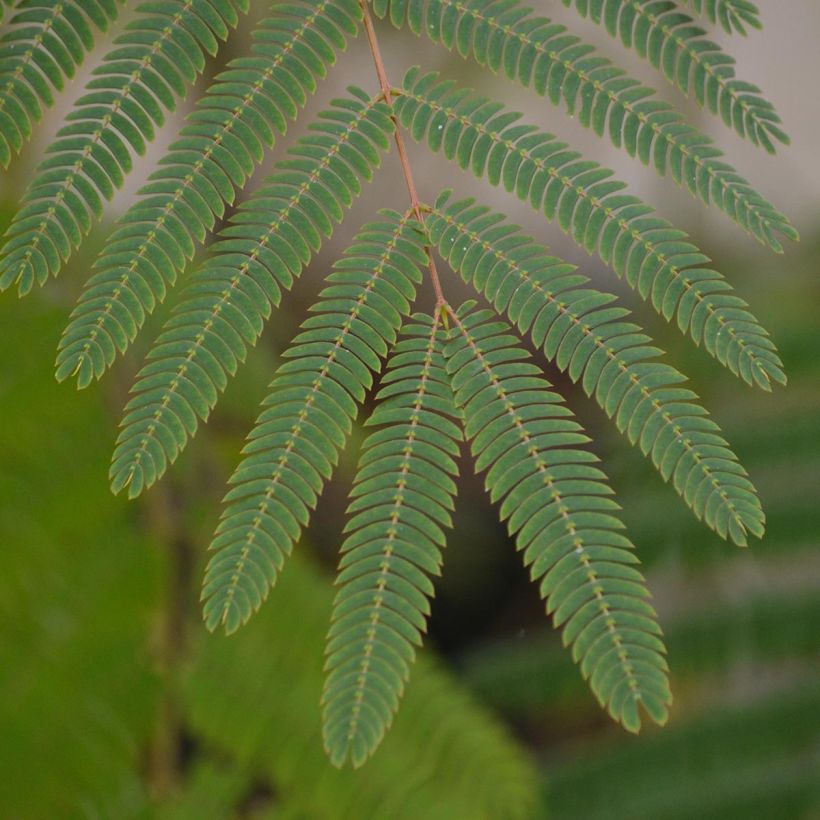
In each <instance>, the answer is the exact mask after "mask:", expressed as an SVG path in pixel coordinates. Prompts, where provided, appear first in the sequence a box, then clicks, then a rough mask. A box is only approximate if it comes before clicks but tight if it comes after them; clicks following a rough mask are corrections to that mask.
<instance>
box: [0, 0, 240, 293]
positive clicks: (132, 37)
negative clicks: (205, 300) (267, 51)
mask: <svg viewBox="0 0 820 820" xmlns="http://www.w3.org/2000/svg"><path fill="white" fill-rule="evenodd" d="M139 8H140V10H141V13H140V14H139V16H138V17H137V18H136V19H134V20H133V21H132V22H130V23H129V24H128V26H127V28H126V31H125V33H123V34H121V35H120V36H119V37H118V38H117V40H116V41H115V48H114V49H113V50H112V51H110V52H109V53H108V54H107V55H106V56H105V59H104V61H103V62H102V64H101V65H100V66H98V67H97V68H96V69H95V70H94V75H95V77H94V79H93V80H91V81H90V82H89V83H88V85H87V86H86V90H87V91H88V93H87V94H85V95H84V96H83V97H81V98H80V99H79V100H77V103H76V105H75V107H74V109H73V110H72V111H71V113H70V114H69V115H68V117H67V120H68V124H67V125H65V126H64V127H63V128H62V129H60V131H59V132H58V134H57V139H56V140H55V141H54V142H53V143H52V144H51V145H50V146H49V148H48V149H47V153H48V154H50V156H49V157H48V158H47V159H46V160H44V161H43V163H42V164H41V165H40V167H39V169H38V170H37V172H36V175H35V177H34V180H33V181H32V182H31V184H30V186H29V188H28V190H27V192H26V195H25V197H24V198H23V201H22V203H21V205H20V210H19V211H18V212H17V214H16V216H15V218H14V221H13V222H12V223H11V225H10V226H9V228H8V230H7V231H6V236H5V244H4V245H3V248H2V251H0V290H5V289H7V288H9V287H11V286H12V285H17V288H18V290H19V292H20V294H21V295H23V294H26V293H28V292H29V291H30V290H31V289H32V287H34V285H35V284H38V285H43V284H45V282H46V281H47V279H48V277H49V274H51V275H54V276H56V275H57V273H58V272H59V271H60V268H61V267H62V264H63V262H64V261H65V260H66V259H68V257H69V256H70V255H71V253H72V249H73V248H76V247H77V246H78V245H79V244H80V242H81V241H82V239H83V238H84V237H85V236H86V235H87V234H88V232H89V231H90V230H91V225H92V220H93V218H94V217H99V216H101V214H102V211H103V202H104V200H107V199H111V197H112V196H113V195H114V192H115V191H116V190H117V189H119V188H121V187H122V184H123V181H124V178H125V175H126V174H128V173H129V172H130V171H131V166H132V159H131V152H132V151H134V152H136V153H137V154H138V155H140V156H142V155H143V154H144V153H145V150H146V143H148V142H151V141H152V140H153V139H154V127H155V126H158V125H162V123H163V122H164V119H165V115H164V114H163V111H164V110H170V111H173V110H174V109H175V108H176V100H177V97H180V96H183V95H184V94H185V91H186V89H187V87H188V86H189V85H190V84H191V83H193V82H194V80H195V79H196V77H197V75H198V74H199V73H200V72H202V70H203V69H204V68H205V55H206V54H216V52H217V50H218V47H219V40H220V39H221V40H224V39H225V38H227V36H228V34H229V32H230V30H231V29H232V28H234V27H235V26H236V25H237V23H238V22H239V13H240V12H245V11H247V8H248V0H167V2H164V3H145V4H143V5H142V6H140V7H139ZM140 230H141V228H140ZM132 241H133V237H132ZM163 249H164V250H165V251H166V252H167V253H169V254H170V255H171V256H172V257H173V255H174V254H173V249H172V247H169V245H168V244H166V245H165V246H164V248H163Z"/></svg>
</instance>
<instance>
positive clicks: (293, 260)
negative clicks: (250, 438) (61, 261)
mask: <svg viewBox="0 0 820 820" xmlns="http://www.w3.org/2000/svg"><path fill="white" fill-rule="evenodd" d="M351 91H352V92H353V95H352V96H351V97H348V98H345V99H339V100H335V101H334V107H333V108H331V109H329V110H328V111H325V112H323V113H322V114H320V115H319V122H318V123H317V124H315V125H314V126H313V129H312V130H313V134H311V135H310V136H307V137H302V138H301V139H300V140H299V141H298V143H297V145H296V146H295V147H294V148H291V149H290V152H289V153H290V155H291V159H288V160H283V161H281V162H279V163H278V164H277V168H278V170H277V172H276V173H275V174H273V175H272V176H271V177H269V178H268V179H267V180H266V181H265V184H264V185H263V186H262V188H261V189H260V190H259V191H257V192H256V194H254V196H253V197H251V199H250V200H249V201H248V202H247V203H245V204H244V205H243V207H242V209H241V210H240V211H239V213H238V215H237V216H236V217H235V218H234V219H233V224H232V225H231V227H229V228H226V229H225V230H224V231H223V232H222V238H221V239H220V240H219V241H218V242H217V243H216V244H215V247H214V248H213V251H212V255H211V257H210V259H208V260H207V261H206V262H205V263H204V264H203V266H202V268H200V270H198V271H197V273H196V274H195V275H194V276H193V277H192V279H191V282H190V284H189V285H188V286H187V287H186V288H185V290H184V292H183V293H182V297H181V299H180V301H179V302H177V304H176V305H175V307H174V311H173V314H172V316H171V318H170V319H169V320H168V322H167V323H166V325H165V327H164V328H163V331H162V333H161V334H160V336H159V338H158V339H157V340H156V343H155V344H154V346H153V348H152V350H151V352H150V353H149V354H148V359H149V363H148V364H146V366H145V367H144V368H143V369H142V370H141V371H140V373H139V374H138V375H137V378H136V382H135V384H134V386H133V388H132V393H133V394H134V397H133V398H132V399H131V400H130V402H129V403H128V405H127V406H126V408H125V417H124V419H123V430H122V432H121V433H120V436H119V438H118V439H117V448H116V450H115V452H114V457H113V463H112V466H111V481H112V489H113V491H114V492H119V491H120V490H121V489H123V488H124V487H128V491H129V495H130V496H131V497H134V496H136V495H139V493H141V492H142V491H143V490H144V489H146V488H148V487H150V486H151V485H152V484H153V483H154V482H155V481H156V480H157V479H158V478H159V477H160V476H161V475H162V474H163V473H164V472H165V469H166V467H167V465H168V464H169V463H171V462H173V461H174V460H176V458H177V456H178V455H179V453H180V452H181V451H182V450H183V449H184V447H185V445H186V444H187V441H188V437H189V435H193V433H194V431H195V429H196V425H197V421H198V420H200V419H201V420H203V421H205V420H206V419H207V418H208V416H209V414H210V411H211V410H212V409H213V407H214V405H215V404H216V402H217V400H218V397H219V394H220V393H221V392H222V391H223V390H224V389H225V386H226V384H227V380H228V378H229V377H230V376H232V375H233V374H234V373H235V372H236V370H237V368H238V366H239V363H240V362H242V361H244V359H245V354H246V350H247V347H248V346H249V345H254V344H255V343H256V340H257V339H258V337H259V334H260V333H261V332H262V328H263V326H264V324H265V321H266V320H267V319H268V318H269V316H270V313H271V308H272V307H274V306H277V305H278V304H279V301H280V298H281V294H282V290H283V289H285V290H287V289H289V288H290V287H291V285H292V284H293V281H294V278H295V277H297V276H299V275H300V274H301V272H302V270H303V268H304V266H305V265H307V263H308V262H309V261H310V259H311V257H312V256H313V254H314V253H316V252H317V251H318V250H319V248H320V247H321V245H322V242H323V238H324V237H325V236H328V237H329V236H330V235H331V234H332V233H333V227H334V222H339V221H341V219H342V218H343V216H344V212H345V209H346V208H349V207H350V206H351V205H352V204H353V201H354V199H355V198H356V197H357V196H358V195H359V193H360V192H361V185H360V178H363V179H365V180H367V181H369V180H370V179H371V178H372V176H373V172H374V170H375V169H376V168H377V167H378V165H379V163H380V160H381V154H380V151H385V150H387V148H388V146H389V137H390V134H391V133H392V129H393V124H392V121H391V119H390V111H389V109H388V108H387V106H386V105H385V104H384V103H383V102H379V101H377V100H370V99H368V97H367V96H366V95H365V94H364V92H362V91H358V90H356V89H351ZM106 315H107V316H108V317H110V318H109V320H108V321H107V323H106V325H105V326H104V328H103V330H104V333H102V332H101V333H100V334H99V335H98V339H100V342H101V341H107V342H108V345H109V346H108V348H104V347H103V346H102V345H101V343H100V342H98V343H97V344H96V345H95V347H94V348H93V353H94V358H93V359H92V358H91V356H88V355H87V354H86V355H87V360H88V361H89V362H94V361H99V367H102V366H103V364H104V362H105V360H106V359H104V358H103V357H108V356H113V355H114V341H112V339H113V340H116V341H117V342H118V341H119V339H118V338H117V336H116V335H115V334H117V333H118V332H119V333H120V334H122V332H123V331H122V328H123V327H129V325H128V324H127V323H128V322H130V323H131V327H133V326H134V325H135V324H136V323H135V321H134V319H133V317H132V316H131V315H130V314H126V315H125V317H124V318H123V317H121V316H120V315H119V314H116V315H114V314H111V313H108V314H106ZM134 332H136V331H134ZM89 378H90V376H89ZM180 408H184V414H181V413H180Z"/></svg>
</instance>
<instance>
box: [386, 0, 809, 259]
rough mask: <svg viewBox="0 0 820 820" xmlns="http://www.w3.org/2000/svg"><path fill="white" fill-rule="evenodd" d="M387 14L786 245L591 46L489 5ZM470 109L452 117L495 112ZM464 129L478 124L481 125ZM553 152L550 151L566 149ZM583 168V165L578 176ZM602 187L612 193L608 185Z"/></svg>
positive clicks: (696, 147) (415, 3)
mask: <svg viewBox="0 0 820 820" xmlns="http://www.w3.org/2000/svg"><path fill="white" fill-rule="evenodd" d="M375 6H376V10H377V13H378V11H379V10H381V12H382V14H385V13H386V8H387V7H386V4H385V3H384V2H382V3H377V4H375ZM389 6H390V15H391V19H392V21H393V22H394V23H395V24H397V25H400V24H401V23H402V22H403V20H404V15H405V13H406V14H407V22H408V24H409V26H410V28H411V29H412V30H413V31H414V32H415V33H417V34H420V33H424V34H426V35H427V36H428V37H430V39H432V40H434V41H440V42H441V43H442V44H444V45H445V46H446V47H447V48H450V49H452V48H453V46H455V47H456V48H457V49H458V51H459V53H460V54H461V55H462V56H463V57H468V56H470V57H472V58H473V59H475V60H476V61H477V62H478V63H479V64H480V65H484V66H486V67H487V68H489V69H490V70H491V71H493V72H496V73H497V72H500V71H503V73H504V74H505V75H506V76H507V77H508V78H509V79H510V80H513V81H515V82H519V83H520V84H521V85H523V86H525V87H527V88H530V87H531V88H532V89H533V90H534V91H535V92H536V93H537V94H539V95H541V96H546V97H548V98H549V100H550V101H551V102H552V103H553V105H556V106H558V105H561V104H562V103H563V104H564V106H565V108H566V110H567V113H568V114H570V115H571V116H577V118H578V121H579V122H580V123H581V124H582V125H584V126H585V127H587V128H592V129H593V130H594V131H595V133H597V134H598V135H599V136H602V135H604V134H605V133H606V134H608V135H609V137H610V140H611V141H612V144H613V145H615V146H616V147H618V148H624V149H625V150H626V151H627V153H628V154H629V155H630V156H637V157H638V158H639V159H640V160H641V162H643V163H644V165H651V166H652V167H654V169H655V170H656V171H657V173H659V174H660V175H661V176H666V175H667V174H671V176H672V178H673V179H674V180H675V182H676V183H677V184H678V185H681V186H683V187H686V188H687V189H688V190H689V192H690V193H692V194H693V195H694V196H697V197H698V198H700V199H702V200H703V201H704V202H705V203H706V204H710V203H712V204H714V205H716V206H717V207H718V208H720V209H721V210H722V211H724V212H725V213H726V214H727V215H728V216H729V218H730V219H732V220H734V221H735V222H737V223H738V224H739V225H740V226H741V227H742V228H743V229H744V230H746V231H749V232H750V233H751V234H752V235H754V236H755V237H757V238H758V239H759V240H760V241H761V242H763V243H764V244H767V245H769V246H770V247H771V248H772V249H773V250H776V251H780V250H782V247H781V245H780V242H779V240H778V239H777V237H776V235H775V234H776V233H782V234H783V235H784V236H787V237H788V238H790V239H795V238H796V234H795V231H794V228H793V227H792V226H791V225H790V224H789V222H788V220H787V219H786V217H784V216H783V215H782V214H780V213H779V212H778V211H777V210H776V209H775V208H774V207H773V206H772V205H771V204H770V203H768V202H767V201H766V200H765V199H764V198H763V197H762V196H760V195H759V194H758V193H756V192H755V191H754V190H753V189H752V188H751V187H750V186H749V184H748V183H747V182H746V181H745V180H744V179H743V178H742V177H741V176H740V175H739V174H738V173H737V172H736V171H735V170H734V168H732V167H731V166H730V165H729V164H728V163H727V162H726V161H725V160H724V159H723V155H722V153H721V151H719V150H718V149H717V148H715V147H714V146H713V145H712V141H711V140H710V139H709V138H708V137H706V136H705V135H703V134H701V133H699V132H698V131H697V130H696V129H695V128H693V127H692V126H691V125H689V124H688V123H687V122H686V121H685V119H684V117H683V116H682V115H681V114H680V113H679V112H678V111H677V110H676V109H675V108H674V107H673V106H672V105H670V104H669V103H665V102H662V101H659V100H654V99H650V98H651V97H653V96H654V93H655V92H654V91H652V89H649V88H646V87H644V86H641V84H640V83H639V82H638V81H637V80H634V79H632V78H630V77H628V76H627V75H626V74H625V72H624V71H623V70H622V69H619V68H617V67H616V66H614V65H612V64H611V63H610V62H609V60H606V59H604V58H602V57H595V56H592V54H593V51H594V49H593V48H592V46H589V45H586V44H584V43H582V42H581V41H580V40H579V38H577V37H575V36H574V35H570V34H568V33H567V31H566V29H565V28H564V27H563V26H558V25H555V24H553V23H552V22H551V21H550V20H548V19H547V18H543V17H539V18H531V17H529V16H528V12H529V9H526V8H523V7H518V6H517V4H514V3H501V4H497V3H495V2H494V0H475V2H472V3H469V4H457V3H456V2H454V0H409V2H405V0H401V1H399V0H392V2H390V3H389ZM433 76H434V75H432V74H429V75H426V78H424V77H423V78H421V80H419V82H418V88H417V89H416V90H417V91H418V90H421V89H422V88H423V89H425V90H427V86H428V85H429V84H430V83H431V82H432V80H433ZM410 78H413V80H414V81H415V80H416V79H417V74H416V72H412V73H411V74H408V76H407V77H406V78H405V90H406V91H407V90H409V89H408V88H407V84H408V80H410ZM413 84H414V85H415V82H414V83H413ZM438 90H439V92H440V93H444V92H445V91H448V90H450V89H449V86H446V85H445V86H443V87H441V88H439V89H438ZM453 93H454V97H453V98H451V99H452V101H453V102H456V101H458V102H461V97H460V96H459V94H464V93H465V92H463V91H461V92H457V91H456V92H453ZM431 101H432V100H431ZM485 102H489V101H485ZM479 105H480V104H479V103H478V102H477V101H475V105H473V106H471V105H470V103H469V102H464V104H463V106H464V107H463V109H459V110H463V112H464V113H471V112H472V111H473V109H475V110H476V113H477V114H480V115H486V116H488V117H489V116H492V114H495V113H497V112H496V111H489V110H488V109H487V108H486V107H484V108H480V107H479ZM761 105H762V103H761ZM501 122H504V121H503V120H502V121H500V122H497V123H496V127H499V126H500V125H501ZM511 122H512V121H511ZM741 122H742V120H741ZM473 124H474V125H484V124H485V122H484V120H483V119H481V120H478V121H477V122H475V123H473ZM504 124H505V126H506V125H509V124H510V122H504ZM437 125H438V124H437ZM745 127H746V128H747V130H748V126H745ZM519 128H520V130H519V131H518V132H513V133H514V134H516V137H523V136H526V135H529V131H527V130H525V127H524V126H519ZM754 133H755V134H756V133H757V132H754ZM438 136H441V135H438ZM510 137H511V138H512V135H510ZM764 138H765V137H760V139H761V140H763V139H764ZM553 139H554V138H553ZM525 144H526V143H525ZM559 145H560V148H559V147H558V146H556V151H558V150H565V149H566V148H567V147H568V146H566V145H564V144H559ZM510 147H511V146H510ZM579 158H580V155H576V156H575V157H573V159H579ZM568 161H569V160H568ZM592 168H593V166H591V165H590V166H589V168H587V169H584V170H591V169H592ZM593 179H594V181H595V182H600V180H599V179H595V177H594V176H593ZM608 184H609V185H612V186H613V189H614V190H619V187H618V184H616V183H615V182H614V181H610V182H609V183H608ZM604 190H608V189H606V188H605V189H604Z"/></svg>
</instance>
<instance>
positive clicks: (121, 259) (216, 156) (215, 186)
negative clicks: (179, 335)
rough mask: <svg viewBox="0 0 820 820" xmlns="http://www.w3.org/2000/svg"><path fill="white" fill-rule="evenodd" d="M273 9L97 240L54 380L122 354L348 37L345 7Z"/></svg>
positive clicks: (341, 2)
mask: <svg viewBox="0 0 820 820" xmlns="http://www.w3.org/2000/svg"><path fill="white" fill-rule="evenodd" d="M273 10H274V12H278V13H277V14H276V15H275V16H274V17H272V18H270V19H267V20H263V21H262V22H261V23H260V24H259V26H258V27H257V28H256V30H255V31H254V33H253V36H254V42H253V44H252V46H251V54H252V56H249V57H240V58H238V59H236V60H234V61H233V62H232V63H231V64H230V65H229V67H228V69H227V70H226V71H224V72H223V73H222V74H220V75H219V77H217V79H216V80H215V82H214V83H213V84H212V85H211V86H210V87H209V89H208V93H207V94H206V95H205V97H204V98H203V99H202V100H200V102H199V108H198V110H196V111H195V112H194V113H192V114H190V115H189V117H188V124H187V125H186V126H185V127H184V128H183V129H182V132H181V134H180V139H179V140H177V141H176V142H174V143H173V144H172V146H171V150H170V152H169V153H168V154H167V155H166V156H165V157H163V159H162V160H161V161H160V168H159V169H158V170H157V171H155V172H154V173H153V174H152V175H151V178H150V181H149V183H148V184H147V185H146V186H145V187H144V188H142V189H141V191H140V194H141V197H140V199H139V200H138V201H137V203H136V204H135V205H133V206H132V207H131V208H130V209H129V210H128V211H127V212H126V214H125V215H124V216H123V217H122V219H121V220H120V223H119V227H118V228H117V229H116V230H115V231H114V233H113V234H112V235H111V237H110V238H109V240H108V243H107V245H106V247H105V248H104V249H103V251H102V253H101V254H100V256H99V258H98V260H97V262H96V263H95V267H96V268H97V269H98V272H97V273H96V274H95V275H94V276H92V277H91V279H90V280H89V282H88V284H87V286H86V288H85V290H84V291H83V293H82V294H81V295H80V300H79V303H78V305H77V307H76V308H75V309H74V312H73V313H72V321H71V323H70V324H69V326H68V327H67V328H66V331H65V333H64V334H63V337H62V339H61V340H60V350H59V353H58V356H57V378H58V379H60V380H62V379H64V378H67V377H68V376H75V377H76V378H77V384H78V386H79V387H85V386H86V385H87V384H88V383H89V382H90V381H91V379H92V378H99V377H100V376H101V375H102V374H103V372H104V371H105V370H106V369H107V368H108V367H109V366H110V365H111V364H112V362H113V361H114V358H115V357H116V354H117V352H124V351H125V349H126V348H127V347H128V345H129V344H130V343H131V341H133V339H134V337H135V336H136V334H137V333H138V332H139V329H140V328H141V327H142V325H143V323H144V321H145V317H146V315H147V314H149V313H151V312H152V311H153V310H154V308H155V307H156V305H157V304H158V303H159V302H161V301H162V300H163V299H164V298H165V292H166V288H167V287H170V286H173V285H174V283H175V282H176V279H177V275H178V273H179V272H180V271H182V269H183V268H184V266H185V264H186V262H187V261H188V260H189V259H191V257H192V256H193V254H194V252H195V250H196V243H197V242H203V241H204V240H205V237H206V236H207V234H208V232H209V231H210V230H212V229H213V227H214V224H215V222H216V220H217V219H220V218H221V217H222V216H223V215H224V211H225V204H226V203H231V202H233V199H234V195H235V189H236V188H241V187H242V186H243V185H244V184H245V183H246V182H247V181H248V179H249V177H250V175H251V173H252V172H253V169H254V167H255V166H256V165H257V164H258V163H259V162H261V161H262V159H263V156H264V151H265V148H266V147H271V146H273V144H274V142H275V132H279V133H284V132H285V131H286V130H287V125H288V120H289V119H294V118H295V117H296V116H297V115H298V113H299V110H300V108H302V107H304V106H305V104H306V103H307V101H308V99H309V98H310V96H311V95H312V94H313V93H314V92H315V91H316V87H317V80H318V79H322V78H324V77H325V75H326V73H327V70H328V67H329V66H332V65H333V63H334V62H335V60H336V51H337V50H342V49H344V48H345V44H346V40H345V36H346V35H355V34H356V29H357V22H358V16H359V15H360V10H359V7H358V5H357V3H356V2H355V0H322V2H320V3H317V4H309V3H303V2H299V3H283V4H277V5H275V6H274V9H273ZM327 138H328V139H330V137H327ZM319 140H320V138H319V137H318V136H317V137H314V142H317V141H319ZM304 150H308V149H307V147H305V148H304ZM320 154H321V152H320V151H318V150H316V157H317V158H318V157H319V156H320ZM340 184H341V185H344V180H342V182H341V183H340Z"/></svg>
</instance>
